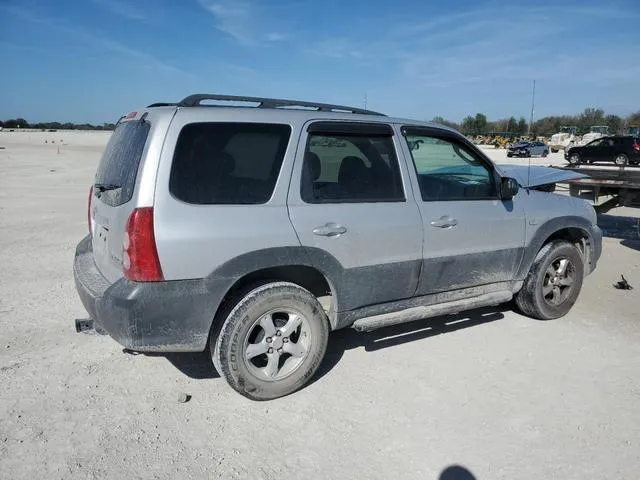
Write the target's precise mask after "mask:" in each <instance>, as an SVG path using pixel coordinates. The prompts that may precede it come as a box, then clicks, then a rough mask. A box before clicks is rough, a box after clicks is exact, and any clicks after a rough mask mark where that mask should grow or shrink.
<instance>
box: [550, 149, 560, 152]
mask: <svg viewBox="0 0 640 480" xmlns="http://www.w3.org/2000/svg"><path fill="white" fill-rule="evenodd" d="M558 151H559V150H558V149H557V148H552V149H551V153H558Z"/></svg>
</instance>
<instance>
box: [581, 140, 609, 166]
mask: <svg viewBox="0 0 640 480" xmlns="http://www.w3.org/2000/svg"><path fill="white" fill-rule="evenodd" d="M582 157H583V160H584V161H586V162H589V163H591V162H601V161H602V160H603V159H604V157H605V144H604V139H603V138H598V139H597V140H594V141H593V142H591V143H588V144H587V145H586V146H585V148H584V150H583V155H582Z"/></svg>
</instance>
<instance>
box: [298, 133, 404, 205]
mask: <svg viewBox="0 0 640 480" xmlns="http://www.w3.org/2000/svg"><path fill="white" fill-rule="evenodd" d="M300 193H301V196H302V199H303V200H304V201H305V202H307V203H349V202H397V201H404V199H405V197H404V193H403V190H402V179H401V177H400V169H399V166H398V159H397V156H396V153H395V148H394V145H393V139H392V137H391V135H367V134H366V133H363V134H354V133H349V134H339V133H322V132H317V133H310V134H309V139H308V142H307V147H306V151H305V156H304V163H303V175H302V182H301V190H300Z"/></svg>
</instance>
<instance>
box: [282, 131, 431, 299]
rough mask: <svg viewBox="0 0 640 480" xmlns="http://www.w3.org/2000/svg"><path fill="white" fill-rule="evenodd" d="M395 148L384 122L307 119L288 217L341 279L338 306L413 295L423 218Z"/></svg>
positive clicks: (395, 141)
mask: <svg viewBox="0 0 640 480" xmlns="http://www.w3.org/2000/svg"><path fill="white" fill-rule="evenodd" d="M398 147H399V140H398V139H397V138H396V137H394V132H393V129H392V128H391V127H390V126H389V125H386V124H377V123H371V124H363V123H347V122H310V123H309V124H307V125H306V128H305V130H304V131H303V133H302V135H301V138H300V144H299V147H298V154H297V158H296V164H295V168H294V174H293V176H292V181H291V186H290V188H289V198H288V205H289V215H290V217H291V221H292V223H293V226H294V228H295V230H296V233H297V234H298V237H299V238H300V241H301V243H302V245H303V246H305V247H308V251H309V254H310V255H313V256H315V257H316V262H314V263H315V264H317V259H322V263H323V264H324V265H325V269H326V271H325V273H326V274H329V275H330V276H331V279H332V281H333V282H335V283H337V285H335V287H336V289H337V290H338V291H340V292H341V295H340V296H339V298H338V299H337V309H338V310H339V311H344V310H351V309H354V308H358V307H362V306H366V305H372V304H376V303H384V302H388V301H393V300H399V299H403V298H407V297H410V296H412V295H413V294H414V293H415V290H416V287H417V284H418V277H419V272H420V267H421V261H422V222H421V218H420V212H419V210H418V206H417V205H416V203H415V200H414V199H413V195H412V192H411V185H410V180H409V178H408V171H407V167H406V163H404V162H399V161H398V154H397V151H398ZM329 270H331V271H329Z"/></svg>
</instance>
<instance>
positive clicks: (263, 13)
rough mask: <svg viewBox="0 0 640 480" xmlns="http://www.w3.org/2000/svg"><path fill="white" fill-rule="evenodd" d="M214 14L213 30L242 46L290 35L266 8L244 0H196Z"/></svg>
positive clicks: (275, 40) (267, 41)
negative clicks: (222, 33) (224, 34)
mask: <svg viewBox="0 0 640 480" xmlns="http://www.w3.org/2000/svg"><path fill="white" fill-rule="evenodd" d="M197 1H198V3H199V4H200V6H201V7H202V8H204V9H205V10H206V11H207V12H209V13H210V14H211V15H212V16H213V17H214V25H215V27H216V29H218V30H219V31H221V32H224V33H226V34H227V35H229V36H231V37H232V38H234V39H235V40H236V41H237V42H238V43H240V44H242V45H245V46H258V45H263V44H266V43H273V42H280V41H283V40H286V39H288V38H289V37H290V35H289V34H287V33H284V32H283V31H281V29H279V26H280V25H279V23H280V22H279V21H278V20H276V19H274V18H271V17H270V15H269V8H270V7H269V6H267V7H266V8H265V7H264V6H260V5H257V4H253V3H249V2H248V1H247V0H197Z"/></svg>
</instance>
